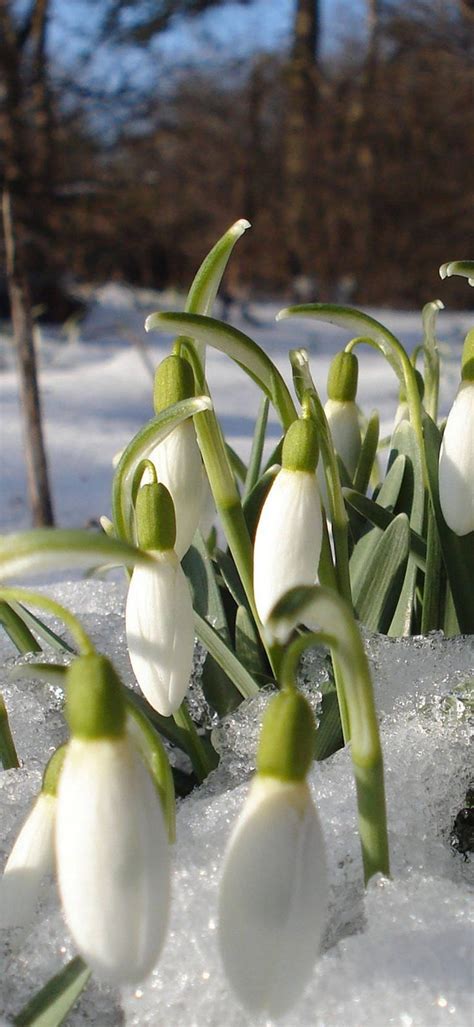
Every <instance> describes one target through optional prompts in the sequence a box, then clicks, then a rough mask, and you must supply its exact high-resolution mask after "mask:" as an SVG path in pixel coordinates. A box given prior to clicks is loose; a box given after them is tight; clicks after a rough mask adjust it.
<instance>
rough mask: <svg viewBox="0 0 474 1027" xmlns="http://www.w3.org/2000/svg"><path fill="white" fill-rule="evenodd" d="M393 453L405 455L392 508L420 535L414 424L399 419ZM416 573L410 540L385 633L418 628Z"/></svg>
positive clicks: (405, 632) (420, 471) (421, 492)
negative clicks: (404, 514) (392, 610)
mask: <svg viewBox="0 0 474 1027" xmlns="http://www.w3.org/2000/svg"><path fill="white" fill-rule="evenodd" d="M393 453H396V454H397V455H403V456H405V458H406V461H407V462H406V469H405V475H404V478H403V482H402V487H401V490H400V495H399V497H398V501H397V505H396V508H395V509H396V512H397V513H406V514H407V516H408V517H409V520H410V529H411V530H412V531H413V532H415V534H416V535H418V536H420V535H421V534H422V532H423V523H424V516H425V488H424V481H423V468H422V464H421V455H420V448H419V446H418V442H417V438H416V435H415V432H414V430H413V426H412V425H411V424H410V422H409V421H402V422H401V424H399V426H398V428H397V430H396V432H395V434H394V436H393V439H392V453H391V454H390V456H391V457H392V454H393ZM419 577H420V576H419V571H418V567H417V564H416V560H415V558H414V556H413V555H412V553H411V543H410V556H409V558H408V564H407V569H406V572H405V579H404V582H403V585H402V587H401V589H400V596H399V599H398V603H397V608H396V610H395V613H394V616H393V620H392V623H391V625H390V628H389V630H388V634H389V635H391V636H394V637H397V638H398V637H401V636H404V635H411V634H417V633H418V632H419V623H418V622H417V611H416V608H415V596H416V589H417V584H418V583H419Z"/></svg>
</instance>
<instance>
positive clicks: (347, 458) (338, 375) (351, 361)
mask: <svg viewBox="0 0 474 1027" xmlns="http://www.w3.org/2000/svg"><path fill="white" fill-rule="evenodd" d="M358 375H359V364H358V360H357V357H356V356H355V354H354V353H346V352H345V351H343V352H342V353H338V354H337V355H336V356H335V357H334V359H333V360H332V362H331V366H330V368H329V374H328V382H327V392H328V399H327V401H326V403H325V405H324V413H325V414H326V419H327V422H328V427H329V431H330V433H331V439H332V443H333V446H334V449H335V451H336V453H337V455H338V456H339V457H340V459H341V460H342V463H343V464H344V467H345V469H346V471H347V474H348V477H349V478H350V480H351V481H352V480H353V478H354V474H355V471H356V467H357V463H358V460H359V456H360V450H361V436H360V427H359V410H358V407H357V403H356V402H355V398H356V394H357V381H358ZM318 484H319V489H320V492H321V499H322V502H323V505H324V508H325V510H326V511H327V513H328V516H330V511H331V504H330V502H329V497H328V490H327V485H326V475H325V473H324V466H323V462H322V460H319V463H318Z"/></svg>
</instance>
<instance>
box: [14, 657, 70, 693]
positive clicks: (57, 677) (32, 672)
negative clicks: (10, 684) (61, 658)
mask: <svg viewBox="0 0 474 1027" xmlns="http://www.w3.org/2000/svg"><path fill="white" fill-rule="evenodd" d="M66 672H67V667H65V666H64V665H63V664H60V663H43V662H41V663H30V662H28V663H17V664H15V666H14V667H11V668H9V671H8V677H9V679H10V680H11V681H18V680H19V679H20V678H23V679H24V680H26V681H31V680H35V681H36V680H37V681H46V682H48V683H50V684H55V685H58V687H59V688H62V690H63V691H64V684H65V677H66Z"/></svg>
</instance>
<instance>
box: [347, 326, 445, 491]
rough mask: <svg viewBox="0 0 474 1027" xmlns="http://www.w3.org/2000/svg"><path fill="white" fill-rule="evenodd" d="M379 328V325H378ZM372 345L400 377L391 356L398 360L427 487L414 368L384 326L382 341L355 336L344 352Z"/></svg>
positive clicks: (404, 351) (421, 410)
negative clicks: (363, 345) (360, 346)
mask: <svg viewBox="0 0 474 1027" xmlns="http://www.w3.org/2000/svg"><path fill="white" fill-rule="evenodd" d="M378 327H379V329H380V328H381V326H380V325H379V326H378ZM362 344H365V345H368V346H372V347H373V348H374V349H377V350H378V351H379V353H381V354H382V356H384V357H385V359H386V360H388V362H389V364H390V366H391V367H392V368H393V369H394V370H395V373H396V374H397V375H398V377H400V374H399V372H398V370H397V366H396V361H394V359H393V357H395V358H396V360H398V364H399V368H400V371H401V377H402V378H403V381H404V384H405V393H406V397H407V403H408V409H409V411H410V421H411V423H412V425H413V430H414V432H415V434H416V437H417V440H418V445H419V448H420V457H421V466H422V468H423V480H424V484H425V488H428V481H429V479H428V467H427V463H426V454H425V440H424V435H423V406H422V402H421V399H420V393H419V392H418V385H417V382H416V375H415V368H414V367H413V364H412V363H411V360H410V358H409V356H408V354H407V352H406V350H405V349H404V348H403V346H402V344H401V342H399V341H398V339H397V338H396V336H395V335H392V333H391V332H389V331H388V330H387V329H386V328H384V329H383V339H382V341H376V340H375V339H371V338H369V337H367V336H365V335H363V336H357V337H356V338H355V339H351V341H350V342H349V343H348V344H347V346H346V352H347V353H351V352H352V350H353V349H355V347H356V346H359V345H362Z"/></svg>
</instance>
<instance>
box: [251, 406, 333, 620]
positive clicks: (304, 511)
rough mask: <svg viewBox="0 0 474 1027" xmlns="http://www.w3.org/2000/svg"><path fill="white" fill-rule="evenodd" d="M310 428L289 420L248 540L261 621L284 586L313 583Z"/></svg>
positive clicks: (316, 543) (315, 509) (316, 532)
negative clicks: (278, 467) (277, 463)
mask: <svg viewBox="0 0 474 1027" xmlns="http://www.w3.org/2000/svg"><path fill="white" fill-rule="evenodd" d="M317 460H318V443H317V437H316V427H315V425H314V422H313V421H312V420H311V419H309V418H300V419H299V420H297V421H294V422H293V424H292V425H290V428H289V429H288V431H287V434H286V437H285V441H284V444H283V456H282V468H281V470H280V471H279V472H278V474H277V476H276V478H275V481H274V482H273V485H272V487H271V489H270V491H269V493H268V495H267V498H266V500H265V502H264V504H263V507H262V512H261V514H260V518H259V521H258V525H257V531H256V534H255V545H254V579H253V580H254V592H255V604H256V607H257V612H258V615H259V617H260V620H261V621H262V623H265V622H266V621H267V620H268V618H269V616H270V613H271V611H272V609H273V607H274V606H275V604H276V603H277V602H278V600H279V599H281V597H282V596H283V595H284V593H285V592H287V591H288V589H290V588H293V587H294V586H296V585H313V584H314V583H315V581H316V579H317V573H318V564H319V556H320V552H321V539H322V514H321V500H320V495H319V489H318V483H317V481H316V474H315V468H316V464H317Z"/></svg>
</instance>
